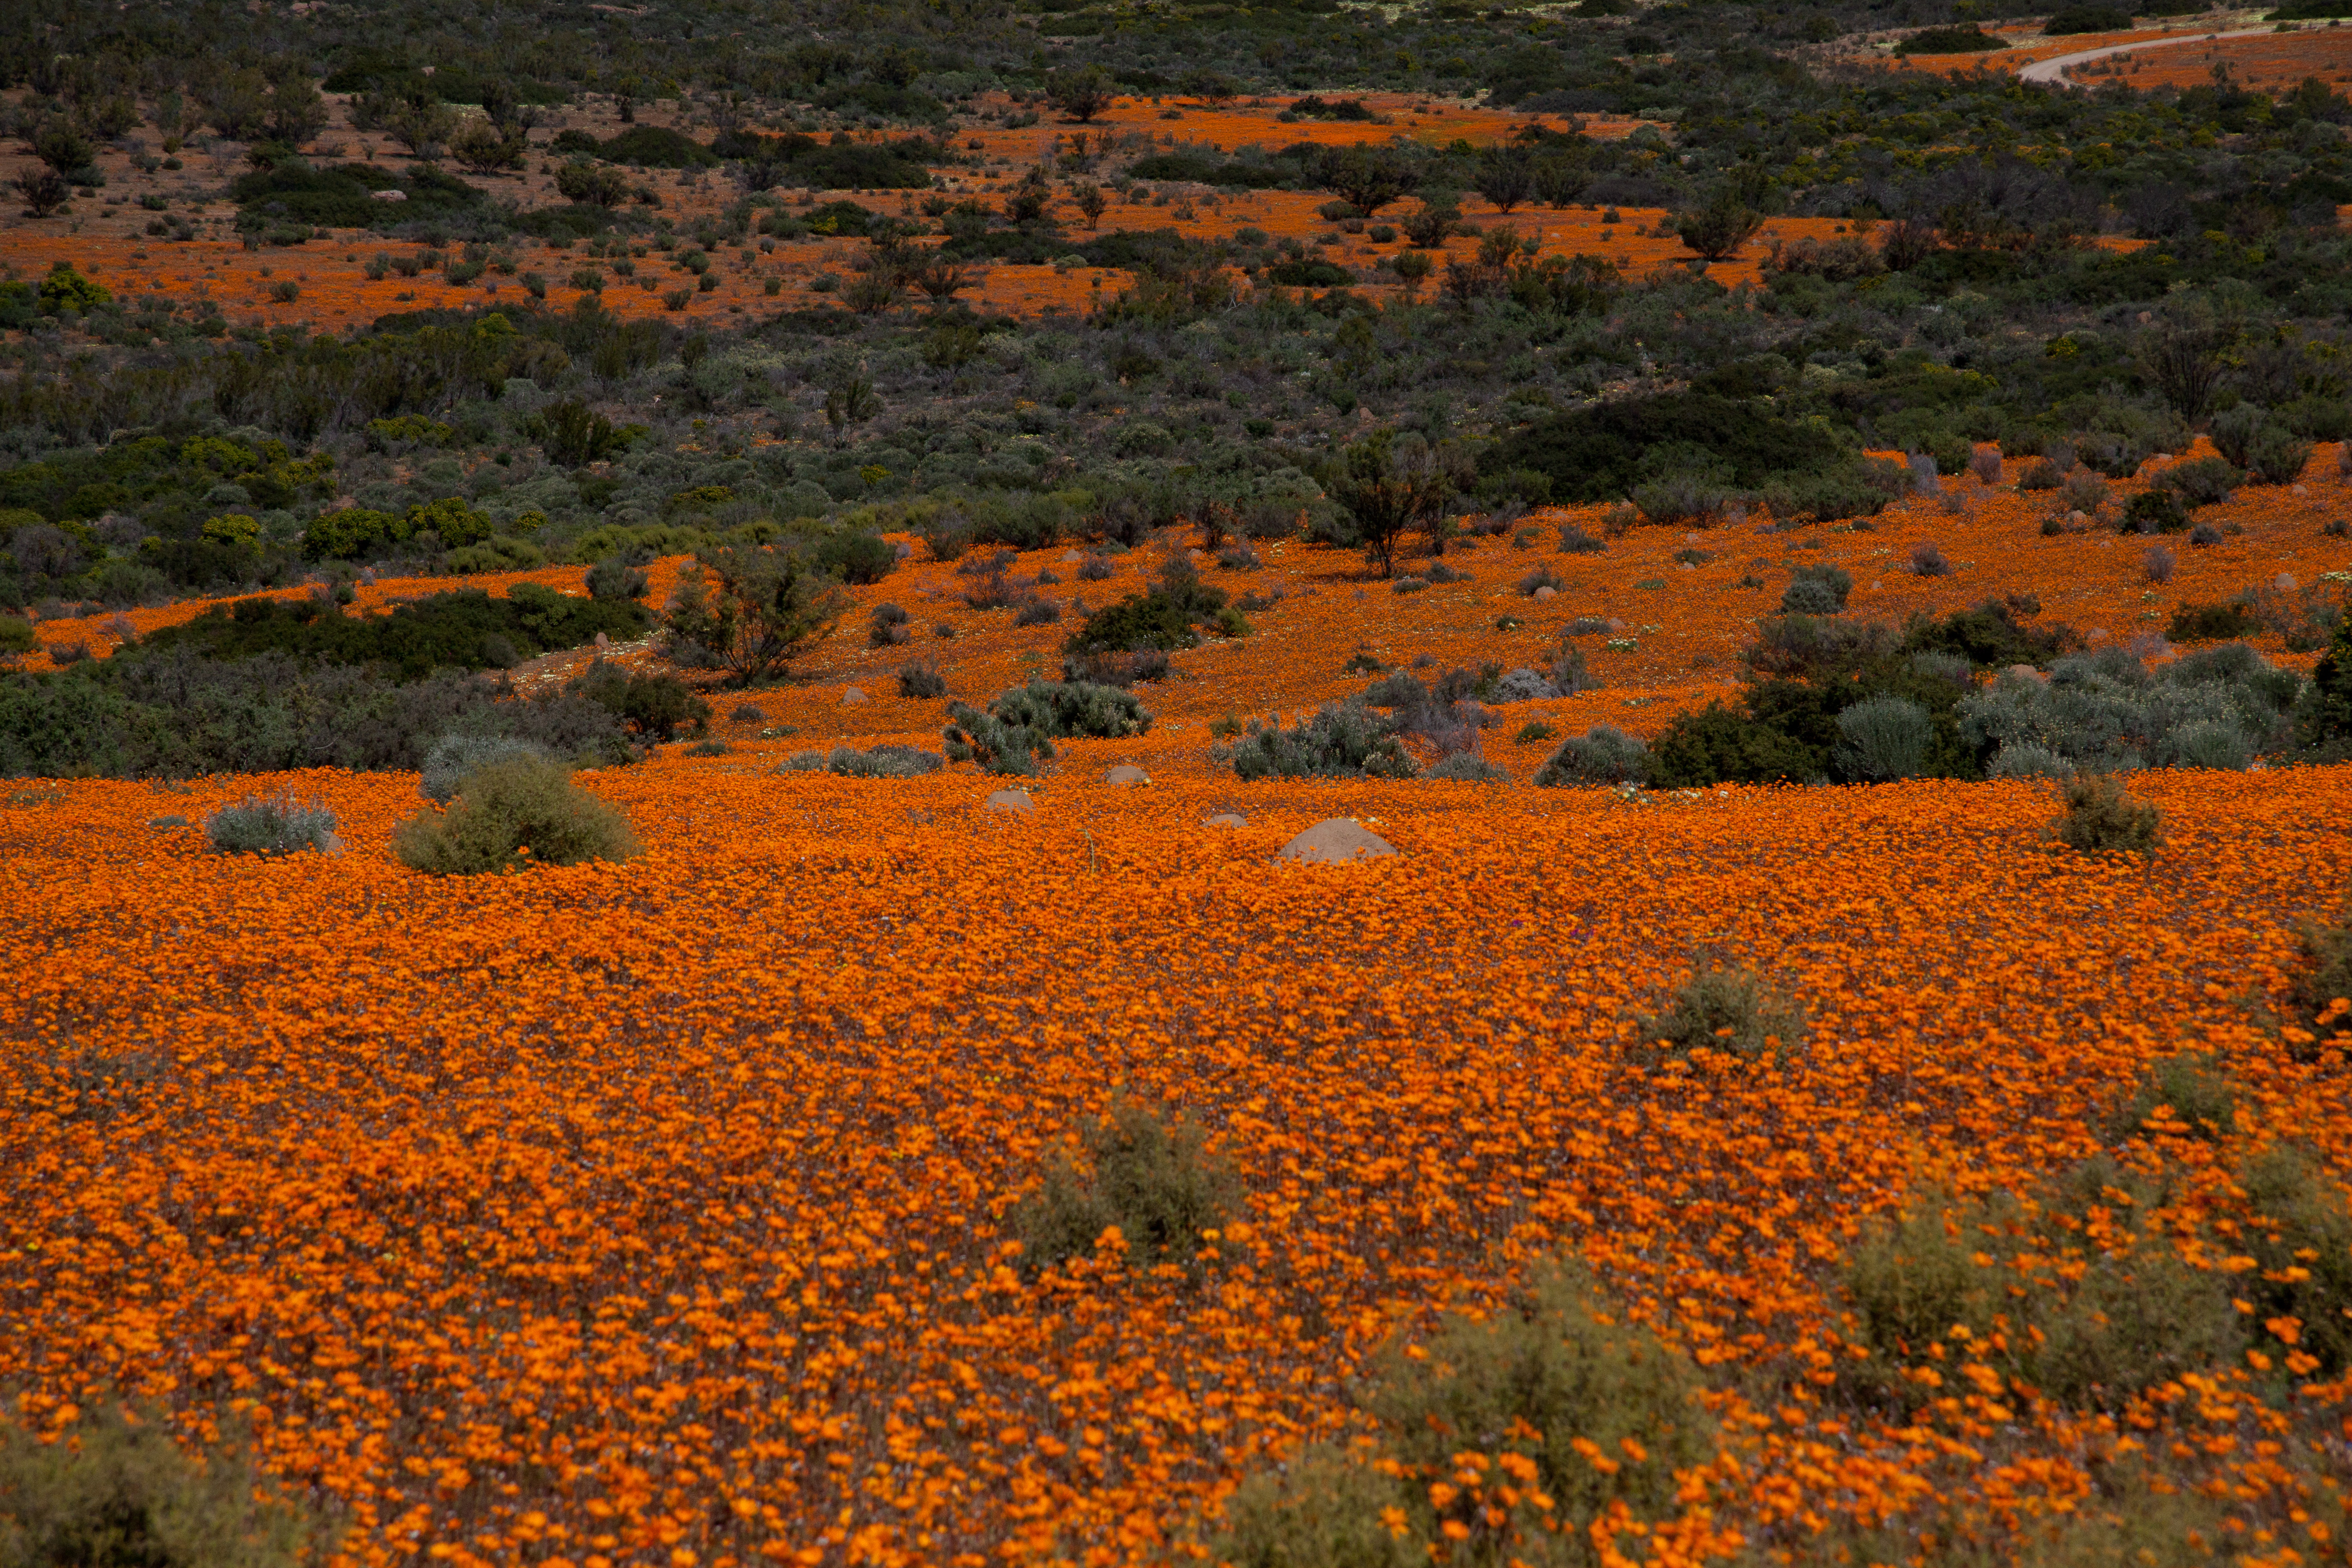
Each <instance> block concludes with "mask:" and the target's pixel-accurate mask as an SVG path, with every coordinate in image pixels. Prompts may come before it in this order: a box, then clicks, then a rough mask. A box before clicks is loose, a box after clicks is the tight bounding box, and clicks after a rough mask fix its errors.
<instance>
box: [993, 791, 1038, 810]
mask: <svg viewBox="0 0 2352 1568" xmlns="http://www.w3.org/2000/svg"><path fill="white" fill-rule="evenodd" d="M988 809H989V810H991V811H1005V812H1011V813H1012V814H1013V816H1036V815H1037V803H1036V802H1035V801H1034V800H1031V799H1030V798H1029V792H1028V791H1027V790H1025V789H1000V790H996V791H994V792H992V794H991V795H989V797H988Z"/></svg>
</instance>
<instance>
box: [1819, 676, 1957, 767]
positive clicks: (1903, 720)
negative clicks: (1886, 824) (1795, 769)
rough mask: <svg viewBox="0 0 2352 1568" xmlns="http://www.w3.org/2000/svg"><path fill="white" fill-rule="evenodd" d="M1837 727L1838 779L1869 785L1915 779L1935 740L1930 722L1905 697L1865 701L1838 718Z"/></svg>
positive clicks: (1834, 758)
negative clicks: (1858, 781) (1839, 777)
mask: <svg viewBox="0 0 2352 1568" xmlns="http://www.w3.org/2000/svg"><path fill="white" fill-rule="evenodd" d="M1837 727H1838V743H1837V749H1836V751H1835V752H1832V758H1831V760H1832V762H1833V763H1835V765H1836V767H1837V771H1838V773H1839V775H1840V776H1841V777H1843V778H1849V779H1858V780H1863V781H1865V782H1868V783H1880V782H1884V781H1885V780H1889V779H1908V778H1916V777H1918V776H1919V775H1920V774H1921V773H1924V772H1925V771H1926V770H1927V752H1928V748H1929V747H1930V746H1931V745H1933V744H1934V742H1935V739H1936V721H1935V720H1934V718H1932V717H1931V716H1930V715H1929V714H1928V712H1927V710H1926V709H1925V708H1922V707H1921V706H1919V704H1917V703H1916V702H1914V701H1912V700H1910V699H1908V698H1905V697H1895V696H1883V697H1866V698H1864V699H1863V700H1861V701H1859V702H1856V703H1854V704H1853V706H1852V707H1849V708H1847V709H1845V710H1843V712H1841V713H1839V714H1838V716H1837Z"/></svg>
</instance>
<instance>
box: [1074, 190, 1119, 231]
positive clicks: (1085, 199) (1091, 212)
mask: <svg viewBox="0 0 2352 1568" xmlns="http://www.w3.org/2000/svg"><path fill="white" fill-rule="evenodd" d="M1070 205H1073V206H1075V207H1076V208H1077V209H1078V213H1079V216H1082V217H1084V218H1085V219H1086V220H1087V228H1089V229H1093V228H1097V227H1099V226H1101V224H1102V215H1103V209H1104V208H1105V207H1108V205H1110V201H1109V199H1108V197H1106V196H1105V195H1103V194H1102V187H1101V186H1100V185H1097V184H1095V183H1094V182H1093V181H1091V180H1088V181H1086V182H1084V183H1082V184H1076V185H1074V186H1072V187H1071V188H1070Z"/></svg>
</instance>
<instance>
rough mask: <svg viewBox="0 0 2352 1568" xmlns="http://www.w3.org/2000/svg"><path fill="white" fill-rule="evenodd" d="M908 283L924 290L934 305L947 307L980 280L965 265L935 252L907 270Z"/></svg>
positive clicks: (928, 254)
mask: <svg viewBox="0 0 2352 1568" xmlns="http://www.w3.org/2000/svg"><path fill="white" fill-rule="evenodd" d="M907 281H908V282H909V283H912V284H913V285H914V286H915V287H916V288H917V289H920V290H922V292H923V295H924V297H925V298H926V299H928V300H930V302H931V303H932V304H934V305H945V304H947V303H948V302H949V301H950V300H953V299H954V298H955V297H956V295H957V294H958V293H960V292H961V291H962V290H963V289H969V288H971V286H972V285H973V284H974V283H976V282H978V281H979V279H978V278H977V277H975V276H974V275H973V273H972V270H971V268H968V267H966V266H965V265H964V264H963V263H961V262H960V261H956V260H954V259H952V258H949V257H945V256H942V255H940V253H939V252H938V251H936V250H934V251H930V252H929V253H927V254H926V255H925V256H924V258H923V259H922V260H921V261H919V262H917V263H915V264H914V265H913V266H911V267H909V268H908V269H907Z"/></svg>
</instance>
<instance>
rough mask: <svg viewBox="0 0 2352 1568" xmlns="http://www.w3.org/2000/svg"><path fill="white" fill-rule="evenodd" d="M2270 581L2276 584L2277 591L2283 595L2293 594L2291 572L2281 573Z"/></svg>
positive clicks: (2292, 575)
mask: <svg viewBox="0 0 2352 1568" xmlns="http://www.w3.org/2000/svg"><path fill="white" fill-rule="evenodd" d="M2272 581H2273V583H2274V584H2276V585H2277V587H2278V589H2279V591H2280V592H2281V593H2283V594H2292V593H2294V587H2295V584H2294V573H2292V572H2282V573H2280V574H2278V575H2277V576H2276V577H2275V578H2273V580H2272Z"/></svg>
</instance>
